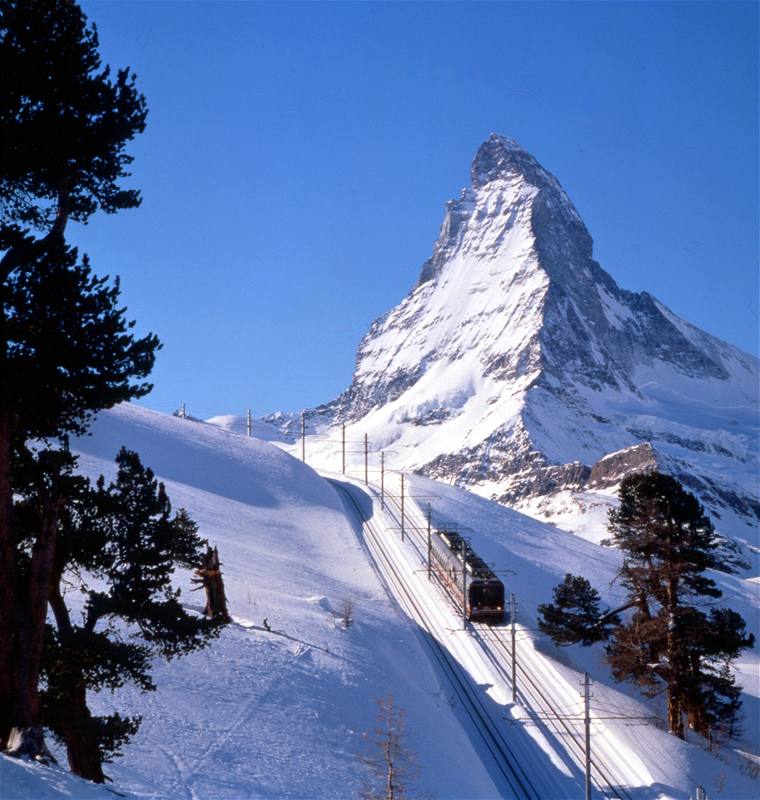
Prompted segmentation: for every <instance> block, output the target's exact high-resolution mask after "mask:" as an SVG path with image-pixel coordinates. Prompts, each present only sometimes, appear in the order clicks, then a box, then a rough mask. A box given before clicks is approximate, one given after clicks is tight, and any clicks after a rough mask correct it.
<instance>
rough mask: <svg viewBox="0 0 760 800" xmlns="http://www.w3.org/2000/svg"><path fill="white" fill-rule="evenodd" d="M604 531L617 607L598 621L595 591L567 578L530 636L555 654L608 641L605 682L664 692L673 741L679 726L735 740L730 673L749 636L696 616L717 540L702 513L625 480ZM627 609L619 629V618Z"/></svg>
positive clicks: (715, 615) (660, 486)
mask: <svg viewBox="0 0 760 800" xmlns="http://www.w3.org/2000/svg"><path fill="white" fill-rule="evenodd" d="M609 531H610V533H611V538H610V539H608V540H607V541H605V542H603V544H605V545H611V544H613V545H617V546H618V547H619V548H620V549H621V550H622V551H623V554H624V561H623V566H622V569H621V571H620V579H621V583H622V584H623V586H624V587H625V588H626V589H627V591H628V601H627V603H626V604H625V605H623V606H621V607H620V608H617V609H615V610H614V611H608V612H606V613H603V614H600V612H599V595H598V593H597V592H596V590H595V589H593V588H592V587H591V585H590V584H589V582H588V581H587V580H585V579H584V578H581V577H577V576H573V575H569V574H568V575H566V576H565V580H564V581H563V583H561V584H559V585H558V586H557V587H555V589H554V602H553V603H547V604H544V605H541V606H539V612H540V613H541V619H540V620H539V628H540V629H541V630H542V631H544V633H547V634H548V635H549V636H551V637H552V639H553V640H554V641H555V643H557V644H574V643H576V642H579V643H581V644H584V645H590V644H593V643H594V642H596V641H602V640H607V639H608V640H609V644H608V645H607V648H606V653H607V660H608V662H609V664H610V667H611V669H612V674H613V676H614V677H615V678H616V679H617V680H628V681H632V682H634V683H636V684H638V685H639V686H640V687H641V688H642V690H643V691H644V693H645V694H646V695H648V696H650V697H654V696H656V695H659V694H661V693H663V692H665V693H666V695H667V702H668V726H669V729H670V731H671V732H672V733H674V734H675V735H676V736H679V737H681V738H683V737H684V720H687V721H688V724H689V726H690V727H691V728H692V729H693V730H695V731H696V732H698V733H700V734H702V735H703V736H706V737H708V738H710V739H714V738H715V737H719V736H733V735H735V734H736V731H737V719H738V713H739V710H740V708H741V700H740V690H739V687H737V686H736V682H735V680H734V677H733V674H732V672H731V665H732V663H733V661H734V660H735V659H736V658H737V657H738V655H739V654H740V653H741V651H742V650H744V649H745V648H747V647H751V646H752V645H753V644H754V636H753V635H752V634H747V631H746V625H745V622H744V620H743V619H742V618H741V616H740V615H739V614H737V613H736V612H735V611H732V610H731V609H726V608H716V607H712V608H710V609H709V613H706V612H705V611H703V610H702V608H701V607H700V606H705V605H707V604H708V603H709V604H712V603H713V602H714V600H715V599H716V598H719V597H720V596H721V591H720V590H719V589H718V587H717V585H716V584H715V581H713V580H712V579H711V578H710V577H709V576H708V575H706V574H705V571H706V570H707V569H710V568H714V567H717V566H718V560H717V555H716V553H717V552H718V538H717V536H716V534H715V531H714V529H713V526H712V523H711V522H710V520H709V519H708V518H707V517H706V516H705V513H704V509H703V508H702V506H701V505H700V504H699V502H698V501H697V499H696V498H695V497H694V496H693V495H691V494H689V493H688V492H687V491H686V490H685V489H684V488H683V487H682V486H681V485H680V483H678V481H676V480H675V479H674V478H672V477H670V476H668V475H663V474H660V473H657V472H653V473H647V474H644V475H631V476H629V477H627V478H625V479H624V480H623V482H622V483H621V485H620V506H619V508H618V509H616V510H612V511H610V515H609ZM628 609H633V611H632V613H631V614H630V616H629V618H628V619H627V620H626V621H625V622H623V621H621V619H620V617H619V614H620V613H621V612H623V611H625V610H628Z"/></svg>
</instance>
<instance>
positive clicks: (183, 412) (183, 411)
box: [179, 400, 187, 419]
mask: <svg viewBox="0 0 760 800" xmlns="http://www.w3.org/2000/svg"><path fill="white" fill-rule="evenodd" d="M179 415H180V417H181V418H182V419H185V418H186V417H187V410H186V409H185V401H184V400H183V401H182V402H181V403H180V404H179Z"/></svg>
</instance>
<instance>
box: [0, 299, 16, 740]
mask: <svg viewBox="0 0 760 800" xmlns="http://www.w3.org/2000/svg"><path fill="white" fill-rule="evenodd" d="M1 316H2V309H0V317H1ZM1 325H2V319H0V326H1ZM0 346H1V347H2V350H3V353H2V355H0V360H1V361H2V363H0V383H2V382H4V381H5V380H7V373H6V371H5V370H4V369H3V367H4V366H5V358H4V356H5V352H4V351H5V345H4V343H1V344H0ZM0 391H2V390H1V389H0ZM10 427H11V426H10V414H9V412H8V409H7V408H6V407H3V405H2V401H0V750H2V749H5V747H7V744H8V736H9V735H10V732H11V728H12V727H13V713H12V709H13V707H14V705H15V688H14V678H15V670H14V667H15V662H16V648H17V642H16V636H17V631H18V627H17V623H18V586H17V574H16V546H15V542H14V538H13V530H12V528H11V507H12V500H13V494H12V489H11V433H10Z"/></svg>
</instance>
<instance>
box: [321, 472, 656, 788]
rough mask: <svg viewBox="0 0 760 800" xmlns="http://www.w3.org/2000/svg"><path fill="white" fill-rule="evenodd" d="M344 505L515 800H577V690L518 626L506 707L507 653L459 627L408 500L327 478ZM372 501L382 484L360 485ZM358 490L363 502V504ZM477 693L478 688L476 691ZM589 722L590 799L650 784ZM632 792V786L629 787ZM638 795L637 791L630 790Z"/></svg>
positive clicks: (495, 639)
mask: <svg viewBox="0 0 760 800" xmlns="http://www.w3.org/2000/svg"><path fill="white" fill-rule="evenodd" d="M332 482H333V484H334V485H335V486H336V488H338V489H339V490H341V491H342V493H343V494H344V496H345V498H346V500H347V509H348V511H349V513H351V512H352V513H354V514H355V515H356V516H357V517H358V518H359V519H360V520H361V522H362V524H363V531H364V535H365V543H366V544H367V547H368V549H369V552H370V554H371V556H372V558H373V559H374V561H375V564H376V565H377V568H378V570H379V572H380V574H381V576H382V578H383V579H384V581H385V583H386V585H387V587H388V589H389V591H390V592H391V593H392V595H393V596H394V597H395V599H396V600H397V601H398V602H399V604H400V606H401V607H402V609H403V610H404V611H405V612H406V613H407V614H408V615H409V616H410V617H411V618H412V619H413V620H414V621H415V622H416V623H417V624H418V625H419V626H420V628H421V630H422V631H423V632H424V634H427V635H426V636H425V637H424V638H425V641H426V643H427V644H428V645H429V647H430V651H431V652H432V655H433V657H434V660H435V661H436V662H437V663H438V664H439V665H440V666H441V668H442V671H443V673H444V676H445V678H446V679H447V680H448V682H449V684H450V685H451V687H452V688H453V690H454V692H455V695H456V697H457V698H458V700H459V702H460V703H461V705H462V707H463V709H464V710H465V711H466V713H467V714H468V716H469V718H470V721H471V724H472V726H473V727H474V729H475V731H476V734H477V737H479V739H480V740H481V741H482V743H483V744H484V745H485V748H486V749H485V751H483V752H484V755H486V756H487V757H488V758H490V759H491V760H492V761H493V763H494V765H495V769H496V770H497V771H498V773H499V774H500V775H501V779H502V782H504V783H505V788H506V789H507V792H506V793H505V795H504V796H505V797H510V798H511V797H514V798H520V800H522V798H533V797H537V798H542V797H552V798H565V797H568V798H577V797H579V796H580V795H581V794H582V793H583V786H584V780H585V774H584V770H585V750H584V746H583V723H582V720H581V719H580V718H579V717H578V715H577V714H576V715H575V716H571V715H569V714H568V713H567V709H568V708H572V707H576V708H577V707H578V700H579V697H578V689H577V687H572V686H570V685H569V684H568V683H567V681H566V680H565V679H564V678H563V677H562V676H560V675H559V673H558V672H557V671H556V670H554V669H553V667H552V666H551V664H549V663H548V660H547V659H546V658H544V657H543V656H541V655H540V654H538V653H537V652H536V651H535V649H534V648H533V646H532V643H531V641H530V639H529V637H528V635H527V633H526V632H525V631H524V630H523V629H520V631H519V648H518V671H517V675H518V681H517V683H518V693H517V697H518V704H511V703H510V702H509V700H508V697H511V677H510V665H511V658H512V653H511V648H510V647H509V646H508V645H507V643H506V631H505V630H504V629H503V628H502V629H500V628H498V627H493V626H488V625H482V624H476V625H473V624H470V623H468V625H467V629H466V630H463V629H462V627H463V626H462V618H461V612H460V611H459V609H457V608H455V606H454V604H453V603H452V602H451V600H450V598H449V597H448V596H447V595H446V594H445V593H444V592H443V590H442V589H441V588H440V587H439V586H438V585H437V584H433V583H430V582H428V580H427V578H426V573H427V569H426V548H427V545H426V542H425V539H424V536H423V534H422V533H421V531H423V530H424V529H425V527H426V520H425V518H424V517H423V515H422V513H421V511H420V509H419V507H418V506H417V505H416V504H413V503H412V502H410V500H409V498H407V502H406V504H405V507H404V510H403V515H404V520H403V528H404V530H405V535H404V537H403V541H402V536H401V528H402V509H401V504H400V502H399V499H398V496H397V495H393V494H388V493H384V502H382V503H380V505H381V510H380V511H379V513H378V509H377V505H378V503H377V502H376V503H374V504H373V503H372V502H371V501H369V498H367V495H366V494H364V493H363V491H362V487H361V486H357V485H356V484H353V483H349V482H345V481H344V482H339V481H337V480H335V479H333V480H332ZM366 489H367V490H368V491H370V492H371V493H372V494H373V495H375V500H376V501H377V500H378V499H379V498H380V496H381V495H380V488H379V487H376V486H374V485H371V484H370V485H368V486H367V487H366ZM362 494H364V500H363V501H362V499H361V498H362ZM484 689H485V691H484ZM600 724H601V723H600V721H599V720H598V719H595V720H594V729H595V733H594V737H593V744H592V751H593V753H594V754H593V757H592V782H593V794H592V796H593V797H595V798H596V797H598V798H601V797H604V798H618V799H619V800H631V798H632V797H633V796H634V795H633V794H632V793H631V791H629V788H631V789H632V788H633V787H636V788H642V787H645V786H647V785H649V781H651V777H650V776H649V775H648V772H647V770H646V767H645V766H644V765H643V764H642V763H641V761H640V760H639V759H638V758H637V757H636V756H635V754H633V753H631V752H630V750H629V748H626V747H624V746H623V745H622V744H620V743H619V742H618V741H617V740H616V737H615V736H614V734H613V733H612V732H611V731H609V730H606V729H603V728H601V727H600ZM634 791H635V790H634ZM636 793H637V792H636Z"/></svg>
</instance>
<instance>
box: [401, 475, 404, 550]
mask: <svg viewBox="0 0 760 800" xmlns="http://www.w3.org/2000/svg"><path fill="white" fill-rule="evenodd" d="M401 541H402V542H403V541H404V473H403V472H402V473H401Z"/></svg>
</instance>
